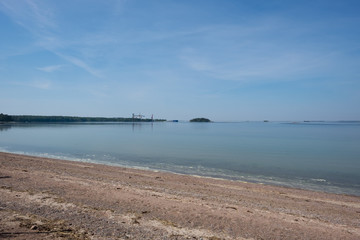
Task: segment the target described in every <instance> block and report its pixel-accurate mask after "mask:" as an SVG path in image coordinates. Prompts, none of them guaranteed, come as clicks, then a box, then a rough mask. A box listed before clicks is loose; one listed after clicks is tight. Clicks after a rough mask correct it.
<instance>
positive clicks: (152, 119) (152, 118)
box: [151, 114, 154, 122]
mask: <svg viewBox="0 0 360 240" xmlns="http://www.w3.org/2000/svg"><path fill="white" fill-rule="evenodd" d="M151 121H152V122H153V121H154V114H151Z"/></svg>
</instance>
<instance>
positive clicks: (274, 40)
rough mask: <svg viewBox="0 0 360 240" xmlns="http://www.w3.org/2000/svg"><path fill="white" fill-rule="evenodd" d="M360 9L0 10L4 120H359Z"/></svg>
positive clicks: (179, 0)
mask: <svg viewBox="0 0 360 240" xmlns="http://www.w3.org/2000/svg"><path fill="white" fill-rule="evenodd" d="M359 13H360V1H358V0H354V1H352V0H337V1H332V0H324V1H322V0H310V1H308V0H303V1H288V0H284V1H282V0H152V1H149V0H123V1H121V0H116V1H115V0H107V1H101V0H61V1H58V0H47V1H44V0H0V112H2V113H5V114H11V115H66V116H93V117H97V116H103V117H131V115H132V113H136V114H139V113H141V114H143V115H145V116H146V117H151V115H152V114H153V115H154V118H163V119H168V120H171V119H179V120H189V119H192V118H195V117H207V118H209V119H211V120H213V121H247V120H250V121H251V120H254V121H258V120H259V121H261V120H273V121H277V120H285V121H292V120H294V121H302V120H360V14H359Z"/></svg>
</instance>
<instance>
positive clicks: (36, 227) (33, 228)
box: [30, 225, 39, 230]
mask: <svg viewBox="0 0 360 240" xmlns="http://www.w3.org/2000/svg"><path fill="white" fill-rule="evenodd" d="M38 228H39V227H38V226H36V225H33V226H31V228H30V229H31V230H38Z"/></svg>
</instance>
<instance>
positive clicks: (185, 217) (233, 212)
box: [0, 152, 360, 240]
mask: <svg viewBox="0 0 360 240" xmlns="http://www.w3.org/2000/svg"><path fill="white" fill-rule="evenodd" d="M0 196H1V198H0V219H1V220H0V238H1V237H10V238H11V237H12V238H15V237H16V239H39V238H41V239H54V238H55V239H71V238H72V239H189V238H192V239H212V240H215V239H260V238H263V239H295V238H298V239H315V238H316V239H359V238H360V222H359V221H358V219H359V218H360V197H358V196H351V195H344V194H333V193H325V192H315V191H310V190H302V189H294V188H289V187H281V186H273V185H264V184H259V183H250V182H240V181H232V180H226V179H216V178H211V177H201V176H190V175H183V174H177V173H169V172H164V171H153V170H143V169H136V168H124V167H117V166H109V165H102V164H98V163H86V162H75V161H70V160H59V159H49V158H42V157H33V156H27V155H19V154H12V153H4V152H0Z"/></svg>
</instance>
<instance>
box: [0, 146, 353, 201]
mask: <svg viewBox="0 0 360 240" xmlns="http://www.w3.org/2000/svg"><path fill="white" fill-rule="evenodd" d="M0 153H9V154H17V155H25V156H31V157H39V158H50V159H55V160H66V161H71V162H81V163H91V164H98V165H106V166H111V167H120V168H129V169H136V170H144V171H153V172H164V173H170V174H179V175H185V176H192V177H200V178H209V179H219V180H225V181H235V182H248V183H255V184H264V185H269V186H277V187H285V188H292V189H301V190H308V191H315V192H323V193H330V194H341V195H349V196H356V197H360V192H359V191H357V190H354V189H355V188H354V187H352V188H351V187H340V186H338V185H319V184H318V183H319V182H325V183H326V182H327V180H325V179H313V178H312V179H298V180H293V179H288V178H282V177H276V176H274V177H271V176H262V175H247V176H245V177H244V176H243V175H244V174H243V175H242V176H240V177H239V176H236V175H231V173H230V174H229V173H222V174H217V175H215V173H210V172H209V171H211V172H213V171H214V170H216V169H210V168H209V169H204V170H205V172H206V170H207V171H208V172H207V173H208V174H203V173H202V172H201V173H200V172H197V173H195V172H186V171H184V170H183V171H180V170H178V169H169V168H152V167H150V166H136V165H134V166H132V165H130V164H121V163H114V162H106V161H105V162H103V161H96V160H94V159H83V158H73V157H68V156H58V155H52V154H31V153H27V152H10V151H6V149H0ZM245 175H246V174H245ZM300 181H301V182H302V183H299V182H300ZM316 183H317V184H316Z"/></svg>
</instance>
